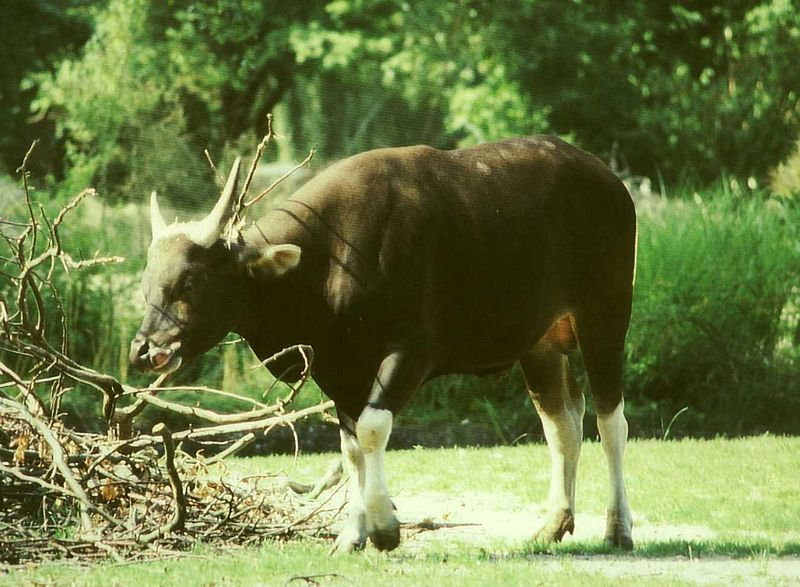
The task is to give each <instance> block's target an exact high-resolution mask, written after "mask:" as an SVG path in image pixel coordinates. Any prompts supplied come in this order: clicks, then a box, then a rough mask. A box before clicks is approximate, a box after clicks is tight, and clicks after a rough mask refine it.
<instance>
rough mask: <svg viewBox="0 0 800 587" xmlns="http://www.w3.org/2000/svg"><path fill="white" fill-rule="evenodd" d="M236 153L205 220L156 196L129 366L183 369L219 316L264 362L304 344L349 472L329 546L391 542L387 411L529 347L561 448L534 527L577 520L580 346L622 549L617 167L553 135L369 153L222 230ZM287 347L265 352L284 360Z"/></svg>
mask: <svg viewBox="0 0 800 587" xmlns="http://www.w3.org/2000/svg"><path fill="white" fill-rule="evenodd" d="M238 173H239V162H238V160H237V162H236V164H234V167H233V169H232V171H231V173H230V176H229V178H228V181H227V185H226V186H225V189H224V191H223V194H222V196H221V198H220V199H219V201H218V202H217V204H216V206H215V207H214V209H213V211H212V212H211V213H210V214H209V215H208V217H206V218H205V219H204V220H202V221H197V222H185V223H178V222H176V223H174V224H170V225H166V224H165V223H164V221H163V220H162V217H161V214H160V212H159V208H158V202H157V200H156V196H155V193H154V194H153V195H152V198H151V215H152V230H153V240H152V244H151V245H150V249H149V252H148V261H147V269H146V271H145V273H144V278H143V289H144V295H145V299H146V300H147V303H148V305H149V309H148V311H147V314H146V316H145V318H144V320H143V322H142V325H141V328H140V329H139V332H138V334H137V335H136V338H135V339H134V341H133V343H132V348H131V361H132V363H133V364H134V365H136V366H139V367H144V368H149V369H151V370H153V371H156V372H167V371H170V370H174V369H176V368H178V366H179V365H180V364H181V361H182V360H185V359H188V358H191V357H194V356H196V355H199V354H201V353H203V352H205V351H206V350H207V349H209V348H210V347H211V346H212V345H214V344H215V343H217V342H218V341H219V340H220V339H221V338H222V337H223V336H225V334H226V333H228V332H230V331H233V332H236V333H239V334H240V335H241V336H242V337H244V338H245V339H246V340H247V341H248V343H249V344H250V346H251V347H252V349H253V351H255V354H256V355H257V356H258V357H260V358H262V359H264V358H266V357H269V356H271V355H272V354H273V353H275V352H277V351H279V350H281V349H283V348H285V347H288V346H291V345H294V344H297V343H305V344H309V345H312V346H313V348H314V351H315V357H316V359H315V361H314V364H313V375H314V377H315V379H316V381H317V383H318V384H319V386H320V387H321V388H322V389H323V390H324V391H325V393H326V394H328V395H329V396H330V397H331V398H332V399H333V400H334V402H335V403H336V408H337V412H338V415H339V419H340V421H341V449H342V454H343V462H344V466H345V469H346V471H347V472H348V473H349V476H350V480H351V481H350V483H351V489H350V492H349V512H350V514H349V519H348V521H347V522H346V523H345V527H344V530H343V531H342V533H341V534H340V536H339V538H338V540H337V548H338V549H339V550H341V551H350V550H353V549H358V548H361V547H363V546H364V545H365V543H366V539H367V537H369V538H370V540H371V541H372V543H373V544H374V545H375V546H376V547H377V548H379V549H384V550H390V549H393V548H395V547H396V546H397V545H398V543H399V540H400V533H399V526H398V522H397V519H396V518H395V515H394V513H393V507H392V502H391V500H390V498H389V494H388V492H387V487H386V481H385V476H384V451H385V449H386V444H387V441H388V440H389V435H390V433H391V430H392V418H393V416H394V414H396V413H397V412H398V410H400V409H401V408H402V407H403V406H404V405H405V404H406V403H407V402H408V401H409V399H411V396H412V395H413V394H414V391H415V390H416V389H417V388H418V387H419V386H420V385H421V384H422V383H424V382H425V381H426V380H428V379H430V378H432V377H435V376H437V375H442V374H446V373H488V372H492V371H497V370H500V369H506V368H508V367H510V366H512V365H513V364H514V363H515V362H517V361H518V362H519V363H520V365H521V367H522V372H523V374H524V377H525V381H526V384H527V388H528V390H529V392H530V395H531V397H532V399H533V403H534V405H535V406H536V409H537V411H538V413H539V416H540V417H541V420H542V424H543V427H544V433H545V437H546V439H547V443H548V445H549V449H550V455H551V458H552V479H551V482H550V496H549V513H548V515H547V518H546V520H545V523H544V526H543V527H542V528H541V529H540V530H539V533H538V536H539V538H540V539H543V540H560V539H561V538H562V537H563V535H564V534H565V533H566V532H572V531H573V529H574V517H573V516H574V511H575V476H576V469H577V465H578V457H579V454H580V449H581V437H582V432H583V430H582V422H583V414H584V398H583V395H582V393H581V392H580V390H579V389H578V387H577V384H576V382H575V380H574V379H573V377H572V375H571V374H570V371H569V365H568V361H567V353H568V352H569V351H571V350H574V349H575V348H576V346H577V345H578V343H579V344H580V348H581V351H582V353H583V357H584V362H585V364H586V370H587V372H588V377H589V382H590V385H591V390H592V394H593V398H594V403H595V406H596V408H597V424H598V428H599V431H600V438H601V441H602V446H603V449H604V451H605V454H606V457H607V460H608V470H609V478H610V502H609V507H608V520H607V531H606V540H607V541H608V542H609V543H611V544H612V545H614V546H620V547H623V548H631V547H632V546H633V542H632V539H631V525H632V521H631V513H630V509H629V507H628V502H627V499H626V495H625V486H624V483H623V474H622V456H623V451H624V448H625V443H626V439H627V423H626V421H625V417H624V416H623V399H622V389H621V378H622V363H623V344H624V339H625V333H626V330H627V327H628V321H629V317H630V311H631V297H632V284H633V276H634V265H635V249H636V219H635V212H634V207H633V203H632V201H631V198H630V195H629V194H628V192H627V190H626V189H625V187H624V185H623V184H622V182H621V181H620V180H619V179H618V178H617V177H616V176H615V175H614V174H613V173H612V172H611V171H610V170H609V169H608V168H607V167H606V166H605V165H604V164H603V163H601V162H600V161H599V160H598V159H596V158H595V157H593V156H591V155H589V154H587V153H585V152H583V151H581V150H579V149H577V148H574V147H572V146H570V145H568V144H566V143H564V142H562V141H560V140H558V139H556V138H552V137H544V136H538V137H531V138H519V139H512V140H506V141H501V142H497V143H492V144H485V145H481V146H477V147H473V148H469V149H461V150H454V151H440V150H437V149H433V148H430V147H424V146H417V147H404V148H394V149H379V150H375V151H369V152H367V153H362V154H360V155H356V156H353V157H350V158H348V159H345V160H343V161H341V162H339V163H337V164H335V165H332V166H331V167H329V168H328V169H327V170H325V171H324V172H323V173H320V174H319V175H318V176H317V177H315V178H314V179H312V180H311V181H309V182H308V183H307V184H305V185H304V186H303V187H302V188H300V189H299V190H298V191H297V192H296V193H295V194H294V195H293V196H292V197H290V198H289V199H288V201H286V202H285V203H283V204H282V205H280V206H279V207H278V208H277V209H274V210H272V211H271V212H269V213H268V214H267V215H266V216H265V217H264V218H262V219H261V220H259V221H257V222H256V223H254V224H253V225H251V226H250V227H248V228H247V229H245V230H244V231H243V233H242V234H241V235H240V238H238V240H237V239H234V242H233V243H232V244H226V242H225V241H224V240H223V239H222V238H221V234H222V231H223V227H224V225H225V224H226V221H227V220H228V218H229V216H230V214H231V208H232V197H233V195H234V193H235V192H236V182H237V177H238ZM287 365H289V363H283V364H278V365H275V366H273V367H272V369H273V371H274V372H275V373H280V372H283V371H284V369H285V368H286V367H287Z"/></svg>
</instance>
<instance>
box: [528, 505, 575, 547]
mask: <svg viewBox="0 0 800 587" xmlns="http://www.w3.org/2000/svg"><path fill="white" fill-rule="evenodd" d="M548 518H549V519H548V520H547V522H545V524H544V526H542V527H541V529H540V530H539V531H538V532H537V533H536V534H534V536H533V538H534V540H537V541H539V542H545V543H550V542H561V539H562V538H564V534H566V533H567V532H569V533H570V534H572V533H573V532H575V516H574V515H573V514H572V510H569V509H566V510H561V511H558V512H556V513H553V514H550V515H549V516H548Z"/></svg>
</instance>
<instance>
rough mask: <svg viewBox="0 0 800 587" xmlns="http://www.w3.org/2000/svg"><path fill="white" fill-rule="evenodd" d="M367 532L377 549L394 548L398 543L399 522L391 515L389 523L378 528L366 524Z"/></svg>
mask: <svg viewBox="0 0 800 587" xmlns="http://www.w3.org/2000/svg"><path fill="white" fill-rule="evenodd" d="M367 534H369V539H370V540H371V541H372V544H374V545H375V548H377V549H378V550H394V549H395V548H397V545H398V544H400V522H398V521H397V518H395V517H394V516H392V517H391V519H390V520H389V523H388V524H387V525H385V526H382V527H380V528H378V527H372V528H370V527H369V525H368V528H367Z"/></svg>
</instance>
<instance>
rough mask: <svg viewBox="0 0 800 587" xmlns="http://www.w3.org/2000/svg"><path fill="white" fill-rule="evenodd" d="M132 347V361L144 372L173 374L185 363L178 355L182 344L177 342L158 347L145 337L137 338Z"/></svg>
mask: <svg viewBox="0 0 800 587" xmlns="http://www.w3.org/2000/svg"><path fill="white" fill-rule="evenodd" d="M131 347H132V348H131V351H132V352H131V355H132V356H131V361H132V362H133V363H134V364H135V365H136V366H137V367H138V368H139V369H142V370H147V371H153V372H156V373H171V372H173V371H175V370H177V369H178V367H180V366H181V363H183V358H182V357H181V356H180V354H178V351H179V350H180V348H181V343H180V341H177V340H176V341H174V342H171V343H170V344H168V345H166V346H157V345H154V344H152V343H151V342H150V341H148V340H147V339H146V338H144V337H137V338H136V339H134V341H133V343H132V344H131Z"/></svg>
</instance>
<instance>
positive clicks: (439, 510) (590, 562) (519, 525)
mask: <svg viewBox="0 0 800 587" xmlns="http://www.w3.org/2000/svg"><path fill="white" fill-rule="evenodd" d="M394 502H395V505H396V507H397V514H398V518H399V519H400V521H401V522H402V523H404V525H413V524H420V523H421V524H422V525H423V526H428V525H429V523H430V522H432V523H433V524H434V527H435V528H436V529H433V530H421V529H419V528H414V527H410V528H409V527H407V528H406V529H404V531H403V541H404V543H403V545H401V548H403V549H408V550H411V551H412V552H413V551H419V552H424V551H425V549H426V546H429V545H431V544H435V543H437V542H439V543H441V542H450V543H454V544H459V545H473V546H480V545H485V546H487V547H490V546H491V547H496V546H500V545H507V546H508V547H511V548H512V549H513V548H514V546H515V545H516V546H521V545H522V543H523V542H524V541H525V540H526V539H529V538H530V537H531V536H532V534H533V532H534V531H535V530H536V529H537V524H539V523H540V522H541V520H543V518H544V510H543V508H542V506H541V505H540V504H524V503H520V501H519V500H518V499H517V498H515V497H511V496H502V495H501V496H498V495H495V494H486V495H474V494H473V495H468V496H466V495H460V496H447V495H442V494H438V493H436V494H415V495H413V496H411V495H397V496H395V497H394ZM634 518H635V526H634V541H636V542H638V543H639V544H642V543H646V542H655V541H658V542H664V541H670V540H676V541H677V540H687V541H700V540H709V539H714V537H715V535H716V533H715V532H714V531H713V530H711V529H710V528H706V527H703V526H686V525H683V526H681V525H676V526H669V525H664V524H659V525H655V524H652V523H649V522H648V521H647V520H646V519H644V518H643V517H642V516H640V515H637V514H636V512H634ZM604 530H605V521H604V519H603V517H602V516H592V515H588V514H581V513H580V511H579V512H578V516H577V518H576V528H575V535H574V536H567V537H566V538H565V540H587V539H596V538H598V537H602V536H603V533H604ZM532 558H533V559H535V563H536V565H543V566H544V567H545V568H548V567H552V568H554V569H563V568H564V567H565V566H567V567H568V568H572V569H574V570H576V571H579V572H587V573H602V574H604V575H606V576H608V578H609V579H611V580H613V579H614V578H621V577H628V578H633V577H636V578H640V579H642V580H643V581H646V580H647V578H650V577H652V578H659V579H667V580H669V579H675V580H678V581H688V582H692V583H697V584H700V585H747V586H750V585H800V558H797V557H781V558H775V557H772V558H770V557H764V558H758V557H756V558H752V559H731V558H724V557H719V558H717V557H714V558H709V557H703V558H695V557H694V556H690V553H688V552H687V554H686V556H681V557H667V558H638V557H635V556H626V555H618V556H615V555H592V556H569V557H554V556H549V555H540V556H535V557H532Z"/></svg>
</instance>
